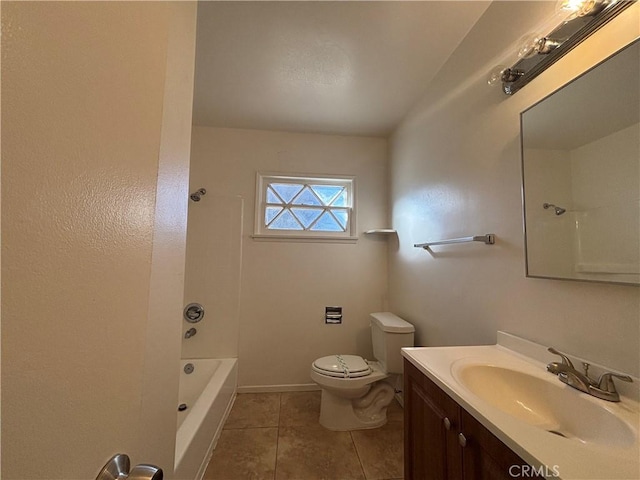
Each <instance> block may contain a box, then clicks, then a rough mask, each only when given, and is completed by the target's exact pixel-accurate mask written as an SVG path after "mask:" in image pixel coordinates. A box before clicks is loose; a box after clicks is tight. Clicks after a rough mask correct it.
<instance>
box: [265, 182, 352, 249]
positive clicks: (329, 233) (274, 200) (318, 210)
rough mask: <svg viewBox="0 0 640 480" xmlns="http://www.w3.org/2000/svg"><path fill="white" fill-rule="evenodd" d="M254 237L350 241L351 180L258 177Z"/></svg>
mask: <svg viewBox="0 0 640 480" xmlns="http://www.w3.org/2000/svg"><path fill="white" fill-rule="evenodd" d="M256 183H257V188H256V225H255V236H256V237H275V238H286V237H288V238H309V239H312V238H319V239H345V238H347V239H353V238H354V237H355V236H354V232H353V225H354V221H355V219H354V187H355V180H354V178H353V177H333V176H322V177H310V176H299V175H278V174H264V173H258V178H257V182H256Z"/></svg>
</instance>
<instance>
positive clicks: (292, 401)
mask: <svg viewBox="0 0 640 480" xmlns="http://www.w3.org/2000/svg"><path fill="white" fill-rule="evenodd" d="M320 397H321V392H320V391H319V390H318V391H317V392H285V393H282V397H281V398H280V426H281V427H301V426H305V425H318V421H319V418H320Z"/></svg>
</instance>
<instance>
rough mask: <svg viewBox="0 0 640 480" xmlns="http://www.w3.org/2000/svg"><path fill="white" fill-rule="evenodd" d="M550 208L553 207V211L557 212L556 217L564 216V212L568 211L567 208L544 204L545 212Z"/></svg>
mask: <svg viewBox="0 0 640 480" xmlns="http://www.w3.org/2000/svg"><path fill="white" fill-rule="evenodd" d="M549 207H553V211H554V212H556V215H562V214H563V213H564V212H566V211H567V209H566V208H562V207H558V206H556V205H554V204H553V203H543V204H542V208H544V209H545V210H547V209H548V208H549Z"/></svg>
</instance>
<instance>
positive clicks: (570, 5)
mask: <svg viewBox="0 0 640 480" xmlns="http://www.w3.org/2000/svg"><path fill="white" fill-rule="evenodd" d="M601 3H603V2H602V1H601V0H560V1H559V2H558V4H557V6H556V11H558V13H561V14H563V15H566V16H567V17H566V19H565V21H569V20H572V19H574V18H577V17H584V16H586V15H589V14H590V13H592V12H593V11H594V10H596V6H597V5H598V4H601Z"/></svg>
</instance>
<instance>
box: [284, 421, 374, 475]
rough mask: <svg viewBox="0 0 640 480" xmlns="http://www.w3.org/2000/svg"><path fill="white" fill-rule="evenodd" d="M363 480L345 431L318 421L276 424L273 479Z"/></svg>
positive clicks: (355, 455) (349, 436) (348, 436)
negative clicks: (285, 425)
mask: <svg viewBox="0 0 640 480" xmlns="http://www.w3.org/2000/svg"><path fill="white" fill-rule="evenodd" d="M337 479H340V480H363V479H364V474H363V471H362V468H361V466H360V462H359V460H358V455H357V453H356V450H355V448H354V445H353V441H352V440H351V435H350V434H349V432H332V431H330V430H327V429H325V428H323V427H321V426H320V425H317V426H316V425H312V426H304V427H280V429H279V435H278V453H277V461H276V480H337Z"/></svg>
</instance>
